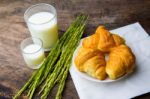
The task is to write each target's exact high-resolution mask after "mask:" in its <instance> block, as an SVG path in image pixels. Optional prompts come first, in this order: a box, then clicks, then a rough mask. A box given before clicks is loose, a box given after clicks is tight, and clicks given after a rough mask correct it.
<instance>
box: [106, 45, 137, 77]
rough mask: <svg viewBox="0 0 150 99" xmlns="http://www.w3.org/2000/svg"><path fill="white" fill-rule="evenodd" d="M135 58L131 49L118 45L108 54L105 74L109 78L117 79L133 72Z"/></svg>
mask: <svg viewBox="0 0 150 99" xmlns="http://www.w3.org/2000/svg"><path fill="white" fill-rule="evenodd" d="M134 63H135V56H134V54H133V53H132V51H131V49H130V48H129V47H128V46H126V45H120V46H117V47H115V48H113V49H111V52H110V54H109V59H108V61H107V64H106V73H107V74H108V76H109V78H111V79H117V78H119V77H121V76H123V75H124V74H128V73H131V72H132V71H133V70H134V67H135V66H134Z"/></svg>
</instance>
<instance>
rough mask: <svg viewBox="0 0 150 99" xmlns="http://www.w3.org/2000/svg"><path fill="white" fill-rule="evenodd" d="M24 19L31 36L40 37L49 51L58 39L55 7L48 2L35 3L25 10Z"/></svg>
mask: <svg viewBox="0 0 150 99" xmlns="http://www.w3.org/2000/svg"><path fill="white" fill-rule="evenodd" d="M24 19H25V21H26V23H27V26H28V28H29V31H30V33H31V36H32V37H35V38H40V39H41V40H42V41H43V47H44V49H45V51H49V50H50V49H51V48H52V47H53V46H54V44H55V43H56V42H57V40H58V27H57V13H56V9H55V8H54V7H53V6H52V5H49V4H45V3H40V4H36V5H33V6H31V7H29V8H28V9H27V10H26V12H25V14H24Z"/></svg>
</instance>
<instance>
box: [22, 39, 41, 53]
mask: <svg viewBox="0 0 150 99" xmlns="http://www.w3.org/2000/svg"><path fill="white" fill-rule="evenodd" d="M33 39H36V40H39V41H40V42H41V45H40V48H39V49H38V50H36V51H34V52H32V53H30V52H25V51H24V50H23V49H24V48H25V47H24V48H22V44H23V43H25V42H26V41H28V40H32V41H33ZM33 44H34V43H33ZM20 47H21V51H22V53H23V54H35V53H37V52H39V51H40V50H41V49H42V48H43V42H42V40H41V39H40V38H35V37H28V38H25V39H23V40H22V41H21V44H20Z"/></svg>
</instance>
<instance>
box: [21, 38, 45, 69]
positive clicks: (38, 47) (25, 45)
mask: <svg viewBox="0 0 150 99" xmlns="http://www.w3.org/2000/svg"><path fill="white" fill-rule="evenodd" d="M21 51H22V54H23V58H24V60H25V62H26V64H27V66H28V67H30V68H32V69H38V68H40V66H41V64H42V63H43V62H44V59H45V54H44V49H43V43H42V41H41V40H40V39H38V38H27V39H24V40H23V41H22V42H21Z"/></svg>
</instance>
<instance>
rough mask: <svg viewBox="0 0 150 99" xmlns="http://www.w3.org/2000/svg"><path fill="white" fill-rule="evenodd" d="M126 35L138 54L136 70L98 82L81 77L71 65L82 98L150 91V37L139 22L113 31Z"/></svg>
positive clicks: (110, 98)
mask: <svg viewBox="0 0 150 99" xmlns="http://www.w3.org/2000/svg"><path fill="white" fill-rule="evenodd" d="M111 32H112V33H116V34H119V35H120V36H122V37H124V38H125V40H126V43H127V45H128V46H130V47H131V49H132V51H133V53H134V54H135V56H136V71H135V72H134V73H133V74H132V75H129V76H128V77H126V78H123V79H122V80H119V81H115V82H109V83H96V82H92V81H88V80H86V79H84V78H81V77H80V76H79V75H78V74H77V72H76V71H75V70H74V69H75V68H74V67H73V66H71V68H70V74H71V76H72V79H73V82H74V84H75V87H76V90H77V92H78V94H79V97H80V99H130V98H132V97H135V96H139V95H142V94H144V93H147V92H150V37H149V36H148V34H147V33H146V32H145V31H144V29H143V28H142V27H141V25H140V24H139V23H134V24H131V25H127V26H124V27H121V28H118V29H114V30H112V31H111Z"/></svg>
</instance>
